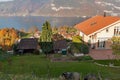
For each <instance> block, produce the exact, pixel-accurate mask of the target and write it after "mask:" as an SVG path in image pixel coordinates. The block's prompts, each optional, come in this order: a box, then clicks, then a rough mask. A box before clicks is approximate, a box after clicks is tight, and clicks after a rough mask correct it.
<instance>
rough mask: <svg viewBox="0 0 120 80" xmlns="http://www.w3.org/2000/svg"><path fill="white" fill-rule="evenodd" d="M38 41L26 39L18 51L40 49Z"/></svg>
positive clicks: (21, 42) (21, 41) (22, 41)
mask: <svg viewBox="0 0 120 80" xmlns="http://www.w3.org/2000/svg"><path fill="white" fill-rule="evenodd" d="M38 46H39V44H38V40H37V39H36V38H24V39H21V40H20V43H19V44H18V46H17V49H38Z"/></svg>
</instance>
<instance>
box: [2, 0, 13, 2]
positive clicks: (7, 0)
mask: <svg viewBox="0 0 120 80" xmlns="http://www.w3.org/2000/svg"><path fill="white" fill-rule="evenodd" d="M4 1H13V0H0V2H4Z"/></svg>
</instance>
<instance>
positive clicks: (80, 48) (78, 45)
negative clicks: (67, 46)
mask: <svg viewBox="0 0 120 80" xmlns="http://www.w3.org/2000/svg"><path fill="white" fill-rule="evenodd" d="M71 48H72V49H74V50H73V52H75V53H79V52H80V53H84V54H87V53H89V47H88V45H87V44H85V43H84V41H83V40H82V37H80V36H74V37H73V40H72V45H71Z"/></svg>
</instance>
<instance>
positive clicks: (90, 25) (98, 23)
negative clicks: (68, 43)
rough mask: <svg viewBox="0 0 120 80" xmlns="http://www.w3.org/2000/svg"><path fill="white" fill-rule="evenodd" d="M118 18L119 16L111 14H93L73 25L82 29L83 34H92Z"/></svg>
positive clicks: (119, 18)
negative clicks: (93, 15)
mask: <svg viewBox="0 0 120 80" xmlns="http://www.w3.org/2000/svg"><path fill="white" fill-rule="evenodd" d="M118 20H120V17H113V16H106V17H104V16H95V17H92V18H90V19H88V20H86V21H84V22H82V23H80V24H77V25H76V26H75V28H76V29H78V30H80V31H82V32H83V33H84V34H86V35H89V34H92V33H94V32H96V31H98V30H100V29H102V28H104V27H106V26H108V25H110V24H112V23H114V22H116V21H118Z"/></svg>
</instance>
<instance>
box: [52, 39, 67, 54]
mask: <svg viewBox="0 0 120 80" xmlns="http://www.w3.org/2000/svg"><path fill="white" fill-rule="evenodd" d="M53 49H54V52H55V53H57V52H58V51H62V50H63V49H67V42H66V40H57V41H54V42H53Z"/></svg>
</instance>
